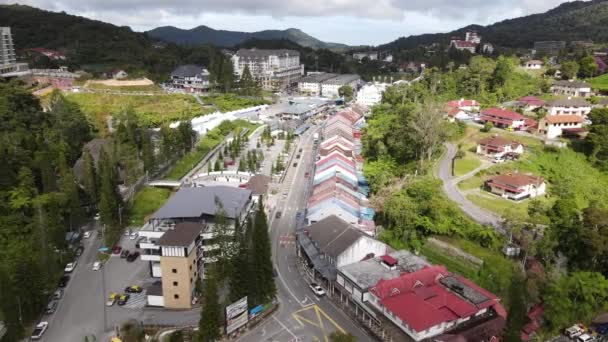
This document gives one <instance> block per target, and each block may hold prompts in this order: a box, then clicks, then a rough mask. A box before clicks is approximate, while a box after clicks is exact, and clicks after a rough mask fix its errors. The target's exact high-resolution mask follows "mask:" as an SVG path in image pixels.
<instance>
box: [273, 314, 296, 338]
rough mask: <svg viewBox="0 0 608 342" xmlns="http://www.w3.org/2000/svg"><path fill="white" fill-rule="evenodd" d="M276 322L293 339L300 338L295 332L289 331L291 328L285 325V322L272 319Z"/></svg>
mask: <svg viewBox="0 0 608 342" xmlns="http://www.w3.org/2000/svg"><path fill="white" fill-rule="evenodd" d="M272 318H273V319H274V320H275V321H277V323H279V324H280V325H281V326H282V327H283V329H285V330H287V332H289V333H290V334H291V336H293V338H298V336H296V334H294V333H293V331H291V330H289V328H288V327H287V326H286V325H285V324H283V322H281V321H279V320H278V319H277V318H276V317H274V316H273V317H272Z"/></svg>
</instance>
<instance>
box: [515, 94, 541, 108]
mask: <svg viewBox="0 0 608 342" xmlns="http://www.w3.org/2000/svg"><path fill="white" fill-rule="evenodd" d="M517 102H518V103H519V105H520V106H522V107H523V108H524V111H526V112H531V111H533V110H535V109H538V108H541V107H543V106H544V105H545V104H546V101H545V100H543V99H539V98H538V97H536V96H531V95H530V96H524V97H520V98H518V99H517Z"/></svg>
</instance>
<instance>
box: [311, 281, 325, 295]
mask: <svg viewBox="0 0 608 342" xmlns="http://www.w3.org/2000/svg"><path fill="white" fill-rule="evenodd" d="M308 286H309V287H310V289H311V290H312V292H314V294H316V295H317V296H324V295H325V290H323V288H322V287H321V286H319V285H318V284H317V283H310V285H308Z"/></svg>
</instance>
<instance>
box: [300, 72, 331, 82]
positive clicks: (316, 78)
mask: <svg viewBox="0 0 608 342" xmlns="http://www.w3.org/2000/svg"><path fill="white" fill-rule="evenodd" d="M336 76H338V74H330V73H322V74H313V75H308V76H305V77H302V78H301V79H300V80H299V81H298V83H320V82H323V81H326V80H328V79H330V78H334V77H336Z"/></svg>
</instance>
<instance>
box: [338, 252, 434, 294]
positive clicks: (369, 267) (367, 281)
mask: <svg viewBox="0 0 608 342" xmlns="http://www.w3.org/2000/svg"><path fill="white" fill-rule="evenodd" d="M388 256H390V257H392V258H394V259H396V261H397V264H396V267H395V268H393V269H389V268H388V267H387V266H385V265H383V257H384V256H374V257H372V258H370V259H367V260H363V261H360V262H357V263H354V264H350V265H346V266H344V267H341V268H340V272H342V273H344V274H345V275H346V276H348V277H349V278H350V279H351V280H353V281H355V282H356V283H357V286H359V287H360V288H361V289H368V288H370V287H372V286H374V285H376V284H378V282H379V281H380V280H383V279H384V280H388V279H393V278H397V277H399V276H401V274H404V273H412V272H416V271H418V270H420V269H422V268H423V267H425V266H429V263H428V262H427V261H426V259H424V258H422V257H419V256H416V255H414V254H413V253H411V252H409V251H406V250H401V251H396V252H393V253H390V254H388Z"/></svg>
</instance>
